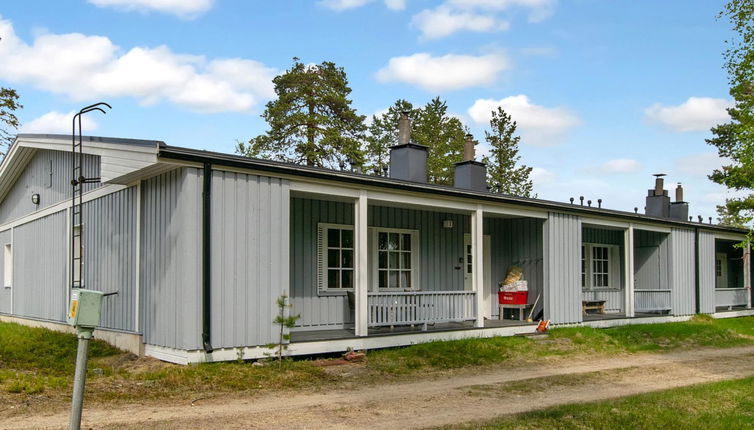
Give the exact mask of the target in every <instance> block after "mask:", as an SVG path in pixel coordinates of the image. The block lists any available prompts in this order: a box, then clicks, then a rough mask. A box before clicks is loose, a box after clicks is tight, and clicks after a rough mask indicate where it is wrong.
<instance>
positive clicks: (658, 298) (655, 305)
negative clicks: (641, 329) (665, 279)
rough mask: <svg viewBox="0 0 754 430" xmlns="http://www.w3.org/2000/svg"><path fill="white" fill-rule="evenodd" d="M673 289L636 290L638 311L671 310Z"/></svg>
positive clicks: (635, 306) (635, 298) (635, 305)
mask: <svg viewBox="0 0 754 430" xmlns="http://www.w3.org/2000/svg"><path fill="white" fill-rule="evenodd" d="M671 294H672V291H671V290H634V310H635V311H636V312H657V311H669V310H671V308H672V306H671V304H670V295H671Z"/></svg>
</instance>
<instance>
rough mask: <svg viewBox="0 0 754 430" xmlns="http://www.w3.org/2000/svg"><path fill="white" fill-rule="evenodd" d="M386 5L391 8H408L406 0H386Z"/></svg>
mask: <svg viewBox="0 0 754 430" xmlns="http://www.w3.org/2000/svg"><path fill="white" fill-rule="evenodd" d="M385 6H387V8H388V9H390V10H403V9H405V8H406V0H385Z"/></svg>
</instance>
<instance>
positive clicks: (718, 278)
mask: <svg viewBox="0 0 754 430" xmlns="http://www.w3.org/2000/svg"><path fill="white" fill-rule="evenodd" d="M738 243H740V241H737V240H727V239H721V238H716V239H715V268H714V275H715V295H714V299H715V310H716V311H733V310H740V309H747V308H750V307H751V278H750V276H751V273H750V268H749V258H750V257H749V256H750V254H749V252H746V250H744V249H742V248H740V247H737V245H738Z"/></svg>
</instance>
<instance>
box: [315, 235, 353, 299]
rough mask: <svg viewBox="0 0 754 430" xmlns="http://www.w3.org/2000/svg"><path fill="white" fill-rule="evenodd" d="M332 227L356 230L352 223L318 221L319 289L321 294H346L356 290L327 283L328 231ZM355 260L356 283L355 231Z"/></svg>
mask: <svg viewBox="0 0 754 430" xmlns="http://www.w3.org/2000/svg"><path fill="white" fill-rule="evenodd" d="M330 229H333V230H335V229H337V230H350V231H351V232H354V226H353V225H350V224H332V223H324V222H321V223H318V224H317V291H318V293H319V294H320V295H345V294H347V292H348V291H354V289H353V288H329V287H328V285H327V271H328V269H329V267H327V249H328V246H327V231H328V230H330ZM353 240H354V248H353V252H354V261H353V273H354V281H353V282H354V283H355V282H356V265H357V262H356V248H355V246H356V236H355V232H354V238H353Z"/></svg>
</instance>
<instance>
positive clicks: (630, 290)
mask: <svg viewBox="0 0 754 430" xmlns="http://www.w3.org/2000/svg"><path fill="white" fill-rule="evenodd" d="M623 235H624V236H623V248H624V251H623V255H624V267H625V268H626V273H625V276H624V279H625V284H626V289H625V292H626V300H625V301H626V305H625V308H626V309H625V312H626V317H627V318H632V317H633V316H634V301H635V299H636V295H635V294H634V225H633V224H629V225H628V228H627V229H626V230H624V233H623Z"/></svg>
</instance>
